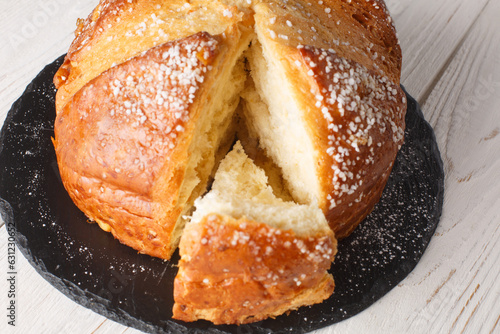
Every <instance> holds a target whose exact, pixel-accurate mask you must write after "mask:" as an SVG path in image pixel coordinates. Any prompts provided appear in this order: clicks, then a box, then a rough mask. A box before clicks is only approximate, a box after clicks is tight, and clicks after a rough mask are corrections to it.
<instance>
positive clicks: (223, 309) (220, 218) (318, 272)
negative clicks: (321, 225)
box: [173, 214, 337, 324]
mask: <svg viewBox="0 0 500 334" xmlns="http://www.w3.org/2000/svg"><path fill="white" fill-rule="evenodd" d="M336 246H337V242H336V239H335V238H334V236H333V233H332V232H331V231H329V232H326V233H322V234H321V235H318V236H315V235H310V236H298V235H296V234H295V233H294V232H293V231H282V230H280V229H276V228H272V227H270V226H269V225H266V224H264V223H259V222H255V221H250V220H248V219H245V218H241V219H238V220H236V219H233V218H231V217H229V216H225V215H218V214H212V215H208V216H206V217H205V218H204V219H203V220H202V221H200V222H199V223H196V224H189V225H188V226H187V227H186V230H185V231H184V235H183V238H182V240H181V244H180V247H179V249H180V255H181V260H180V263H179V273H178V274H177V276H176V278H175V281H174V299H175V305H174V309H173V312H174V318H175V319H179V320H183V321H195V320H198V319H206V320H209V321H211V322H213V323H214V324H243V323H249V322H254V321H259V320H262V319H265V318H268V317H276V316H278V315H281V314H283V313H285V312H286V311H289V310H294V309H297V308H299V307H300V306H304V305H312V304H315V303H320V302H322V301H323V300H324V299H326V298H328V297H329V296H330V295H331V294H332V292H333V289H334V282H333V278H332V276H331V275H330V274H329V273H328V272H327V270H328V269H329V268H330V265H331V263H332V261H333V258H334V256H335V253H336Z"/></svg>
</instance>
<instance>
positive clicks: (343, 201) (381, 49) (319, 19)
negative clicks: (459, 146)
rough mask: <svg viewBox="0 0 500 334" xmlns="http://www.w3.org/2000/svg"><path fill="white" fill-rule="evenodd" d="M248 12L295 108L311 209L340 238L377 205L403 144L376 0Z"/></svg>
mask: <svg viewBox="0 0 500 334" xmlns="http://www.w3.org/2000/svg"><path fill="white" fill-rule="evenodd" d="M254 9H255V13H256V14H255V21H256V24H255V27H256V31H257V35H258V39H259V41H260V43H261V44H263V45H265V47H266V48H267V49H268V50H269V52H270V53H271V54H274V55H275V57H276V58H279V59H280V63H281V65H282V66H283V68H284V71H285V76H286V79H287V81H288V82H289V83H290V87H291V89H292V91H293V94H294V98H295V100H296V101H297V103H298V104H299V106H300V109H301V110H303V115H302V119H303V121H304V122H305V124H306V128H307V132H308V135H309V137H310V138H311V141H312V145H313V149H314V151H315V152H314V154H315V157H316V158H315V160H316V161H317V167H316V178H317V180H318V184H319V194H318V198H317V200H318V204H319V206H320V208H321V209H322V210H323V212H324V213H325V215H326V217H327V220H328V222H329V223H330V227H331V228H332V229H333V230H334V232H335V236H336V237H337V238H339V239H341V238H344V237H346V236H348V235H349V234H350V233H351V232H352V231H353V230H354V229H355V228H356V227H357V225H358V224H359V223H360V222H361V221H362V220H363V219H364V218H365V217H366V216H367V215H368V214H369V213H370V212H371V210H372V209H373V207H374V205H375V204H376V203H377V202H378V201H379V199H380V197H381V195H382V192H383V190H384V187H385V184H386V183H387V179H388V177H389V175H390V172H391V170H392V165H393V163H394V160H395V158H396V154H397V152H398V150H399V148H400V147H401V145H402V143H403V140H404V128H405V113H406V97H405V95H404V92H403V91H402V89H401V88H400V86H399V78H400V75H401V58H402V56H401V49H400V47H399V44H398V40H397V38H396V31H395V29H394V26H393V24H392V20H391V17H390V16H389V13H388V11H387V8H386V6H385V4H384V2H383V1H377V0H370V1H365V0H353V1H339V0H335V1H332V0H327V1H321V2H319V3H316V2H315V3H314V4H313V5H310V4H309V2H308V1H283V2H279V1H262V2H261V3H259V4H257V5H255V7H254ZM267 149H269V148H267ZM271 150H272V148H271Z"/></svg>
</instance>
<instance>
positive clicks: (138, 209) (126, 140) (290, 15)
mask: <svg viewBox="0 0 500 334" xmlns="http://www.w3.org/2000/svg"><path fill="white" fill-rule="evenodd" d="M76 35H77V37H76V39H75V41H74V42H73V44H72V45H71V47H70V50H69V52H68V54H67V56H66V58H65V61H64V63H63V65H62V66H61V68H60V69H59V71H58V72H57V74H56V76H55V78H54V82H55V85H56V87H57V89H58V91H57V95H56V111H57V117H56V121H55V137H54V146H55V149H56V154H57V159H58V166H59V169H60V173H61V177H62V180H63V183H64V185H65V187H66V189H67V191H68V193H69V195H70V196H71V198H72V199H73V201H74V202H75V203H76V205H77V206H78V207H79V208H80V209H81V210H82V211H83V212H84V213H85V214H86V215H87V216H88V217H89V218H90V219H91V220H92V221H96V222H97V223H99V225H100V226H101V228H102V229H104V230H106V231H109V232H111V233H113V235H114V236H115V237H116V238H117V239H118V240H120V241H121V242H122V243H125V244H127V245H129V246H131V247H133V248H135V249H136V250H138V251H139V252H141V253H146V254H150V255H152V256H157V257H160V258H164V259H168V258H170V256H171V254H172V252H173V251H174V250H175V249H176V247H177V245H178V242H179V239H180V237H181V235H182V231H183V228H184V224H185V222H186V217H189V216H190V215H191V213H192V210H193V204H194V201H195V200H196V199H197V198H198V197H200V196H201V195H203V194H204V193H205V192H206V191H207V187H208V185H209V183H210V179H211V175H213V174H214V172H215V170H216V168H217V166H218V162H219V161H220V160H221V158H222V157H223V156H224V155H225V154H226V153H227V151H228V149H229V147H230V146H231V144H232V143H233V142H234V139H235V136H236V134H238V135H239V136H240V139H241V140H242V142H244V143H247V145H244V146H245V149H246V150H248V151H249V152H250V151H254V152H258V154H260V155H263V156H265V159H263V160H266V161H270V162H271V163H270V164H269V165H272V166H274V167H273V168H272V169H273V170H271V169H269V171H268V172H269V174H273V175H278V176H277V179H278V181H279V182H278V183H280V187H281V188H280V189H282V190H283V189H284V193H286V194H285V195H283V196H285V197H287V198H292V199H293V200H294V201H295V202H296V203H299V204H307V205H312V206H314V207H317V208H319V209H320V210H321V211H322V212H323V214H324V215H325V216H326V220H327V221H328V223H329V225H330V227H331V229H332V230H333V231H334V232H335V234H336V236H337V237H339V238H341V237H345V236H347V235H348V234H349V233H350V232H351V231H352V230H353V229H354V228H355V227H356V226H357V225H358V224H359V222H360V221H361V220H362V219H363V218H364V217H365V216H366V215H367V214H368V213H369V212H370V211H371V210H372V208H373V206H374V205H375V204H376V202H377V201H378V200H379V198H380V196H381V194H382V191H383V188H384V186H385V184H386V181H387V178H388V176H389V174H390V171H391V168H392V165H393V162H394V160H395V157H396V154H397V151H398V148H399V147H400V145H401V144H402V142H403V134H404V116H405V110H406V101H405V97H404V94H403V92H402V90H401V89H400V87H399V78H400V70H401V50H400V48H399V45H398V41H397V38H396V33H395V30H394V27H393V25H392V22H391V18H390V16H389V14H388V12H387V9H386V7H385V5H384V3H383V1H380V0H368V1H367V0H350V1H346V0H335V1H333V0H325V1H314V2H310V1H299V0H297V1H291V0H290V1H265V0H261V1H259V0H249V1H243V0H241V1H237V0H233V1H231V0H210V1H207V0H204V1H201V0H200V1H195V0H193V1H180V0H178V1H161V0H148V1H146V0H133V1H128V0H114V1H113V0H101V2H100V4H99V5H98V6H97V8H96V9H95V10H94V11H93V13H91V15H90V16H89V17H88V18H87V19H86V20H82V21H80V22H79V25H78V29H77V32H76ZM236 114H238V116H239V117H241V121H237V118H238V117H235V115H236ZM243 126H245V129H241V127H243ZM243 135H244V136H246V138H241V136H243ZM265 165H266V166H267V165H268V164H265ZM265 169H266V168H265ZM215 214H217V213H215ZM228 219H229V218H227V219H226V218H221V221H228ZM229 225H230V224H229ZM270 314H271V313H270ZM238 321H241V320H238Z"/></svg>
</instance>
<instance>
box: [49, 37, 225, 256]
mask: <svg viewBox="0 0 500 334" xmlns="http://www.w3.org/2000/svg"><path fill="white" fill-rule="evenodd" d="M219 44H220V39H217V38H215V37H211V36H210V35H208V34H207V33H200V34H197V35H193V36H191V37H188V38H186V39H183V40H180V41H174V42H171V43H166V44H163V45H160V46H158V47H156V48H153V49H151V50H149V51H147V52H146V53H145V54H143V55H141V56H138V57H136V58H133V59H131V60H130V61H128V62H125V63H123V64H120V65H118V66H115V67H113V68H111V69H109V70H108V71H106V72H104V73H103V74H102V75H100V76H98V77H97V78H95V79H94V80H92V81H91V82H90V83H88V84H87V85H86V86H85V87H84V88H83V89H81V90H80V91H79V92H78V93H77V94H76V95H75V96H74V97H73V98H72V99H71V100H70V102H69V103H68V104H66V105H65V107H64V108H63V110H62V111H61V112H60V113H59V114H58V115H57V118H56V123H55V140H54V146H55V148H56V153H57V158H58V165H59V168H60V172H61V176H62V180H63V182H64V185H65V187H66V189H67V190H68V192H69V194H70V196H71V197H72V198H73V200H74V201H75V203H76V204H77V205H78V206H79V208H80V209H81V210H82V211H83V212H85V213H86V215H87V216H88V217H89V218H91V219H93V220H97V221H100V222H101V223H105V224H108V225H110V228H111V232H113V234H114V235H115V236H116V237H117V238H118V239H119V240H120V241H121V242H123V243H126V244H128V245H130V246H132V247H134V248H136V249H137V250H139V251H140V252H143V253H148V254H151V255H154V256H159V257H163V258H168V257H169V256H170V254H171V253H172V252H173V250H174V249H172V248H171V245H170V244H171V242H172V240H171V233H172V230H173V228H174V226H175V223H176V221H177V219H178V217H179V214H180V213H181V212H182V210H183V209H184V208H182V207H178V205H177V200H178V196H179V190H180V186H181V183H182V181H183V176H184V175H183V174H184V173H185V168H186V162H187V154H188V153H187V152H188V147H189V143H190V141H191V138H192V137H193V132H194V131H196V120H197V118H198V117H199V112H200V109H201V107H200V102H196V101H197V100H198V99H203V96H204V94H206V90H205V89H203V86H202V85H200V83H201V82H202V81H207V80H209V79H208V75H209V74H210V75H213V74H212V73H211V70H210V68H211V66H212V64H214V62H215V59H216V57H217V54H218V50H219ZM188 48H191V49H188ZM189 50H191V51H189ZM164 92H165V93H166V92H168V93H166V94H164ZM166 187H168V189H165V188H166ZM122 231H125V232H126V233H122Z"/></svg>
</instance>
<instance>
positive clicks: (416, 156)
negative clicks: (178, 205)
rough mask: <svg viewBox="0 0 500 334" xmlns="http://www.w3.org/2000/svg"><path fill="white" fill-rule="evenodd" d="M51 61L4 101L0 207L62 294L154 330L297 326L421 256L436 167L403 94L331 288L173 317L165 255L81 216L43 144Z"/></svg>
mask: <svg viewBox="0 0 500 334" xmlns="http://www.w3.org/2000/svg"><path fill="white" fill-rule="evenodd" d="M62 60H63V58H62V57H61V58H59V59H57V60H56V61H55V62H54V63H52V64H49V65H48V66H47V67H46V68H45V69H44V70H43V71H42V72H40V74H39V75H38V76H37V77H36V78H35V79H34V80H33V82H32V83H31V84H30V85H29V86H28V87H27V89H26V91H25V92H24V93H23V95H22V96H21V98H19V100H17V101H16V102H15V103H14V104H13V106H12V109H11V110H10V112H9V114H8V116H7V119H6V121H5V123H4V126H3V128H2V132H1V135H0V213H2V216H3V219H4V221H5V222H6V224H13V225H15V229H16V238H17V245H18V248H19V249H20V250H21V252H22V253H23V254H24V256H25V257H26V258H27V259H28V260H29V261H30V263H31V264H32V265H33V267H34V268H35V269H36V270H37V271H38V272H39V273H40V275H42V276H43V277H44V278H45V279H46V280H47V281H49V282H50V283H51V284H52V285H53V286H54V287H56V288H57V289H59V290H60V291H62V292H63V293H64V294H65V295H67V296H68V297H70V298H71V299H73V300H75V301H76V302H78V303H80V304H81V305H83V306H85V307H88V308H90V309H92V310H94V311H95V312H97V313H100V314H102V315H104V316H106V317H108V318H110V319H112V320H115V321H117V322H120V323H122V324H124V325H127V326H132V327H135V328H138V329H140V330H143V331H145V332H154V333H304V332H308V331H312V330H314V329H318V328H321V327H325V326H328V325H331V324H333V323H336V322H339V321H341V320H344V319H347V318H349V317H351V316H354V315H356V314H357V313H359V312H361V311H363V310H364V309H366V308H367V307H369V306H370V305H371V304H373V303H374V302H375V301H376V300H378V299H380V298H381V297H382V296H384V295H385V294H386V293H387V292H388V291H389V290H391V289H392V288H393V287H394V286H396V285H397V284H398V283H399V282H400V281H402V280H403V279H404V278H405V277H406V276H407V275H408V274H409V273H410V271H411V270H413V268H414V267H415V266H416V264H417V263H418V261H419V260H420V258H421V256H422V254H423V252H424V250H425V248H426V247H427V245H428V243H429V241H430V239H431V237H432V235H433V233H434V231H435V229H436V227H437V224H438V222H439V218H440V215H441V210H442V204H443V191H444V172H443V165H442V161H441V158H440V154H439V150H438V148H437V144H436V140H435V137H434V133H433V131H432V128H431V127H430V126H429V124H428V123H427V122H426V121H425V120H424V117H423V115H422V112H421V110H420V108H419V106H418V104H417V103H416V101H415V100H414V99H413V98H411V96H409V95H408V94H407V97H408V113H407V117H406V122H407V130H406V142H405V144H404V145H403V147H402V149H401V151H400V153H399V155H398V157H397V160H396V163H395V166H394V169H393V172H392V174H391V177H390V179H389V182H388V184H387V186H386V189H385V191H384V194H383V197H382V199H381V201H380V202H379V203H378V204H377V206H376V207H375V209H374V211H373V212H372V213H371V214H370V215H369V216H368V218H367V219H366V220H365V221H364V222H362V223H361V224H360V226H359V227H358V228H357V229H356V230H355V231H354V233H353V234H352V235H351V236H349V237H348V238H347V239H345V240H342V241H341V242H340V243H339V252H338V255H337V258H336V260H335V262H334V264H333V266H332V269H331V272H332V273H333V275H334V277H335V281H336V288H335V292H334V294H333V296H332V297H331V298H330V299H328V300H327V301H325V302H323V303H322V304H319V305H314V306H312V307H304V308H301V309H300V310H298V311H294V312H291V313H290V314H289V315H283V316H280V317H278V318H277V319H268V320H265V321H260V322H258V323H255V324H250V325H245V326H240V327H237V326H214V325H212V324H211V323H209V322H205V321H198V322H196V323H192V324H186V323H183V322H180V321H175V320H172V319H171V316H172V312H171V308H172V304H173V297H172V287H173V279H174V277H175V275H176V273H177V268H176V267H175V264H176V263H177V260H178V254H177V253H176V254H175V255H174V258H173V259H172V260H171V261H162V260H159V259H156V258H152V257H149V256H146V255H139V254H137V253H136V252H135V251H134V250H133V249H131V248H128V247H126V246H123V245H121V244H120V243H119V242H118V241H116V240H114V239H113V237H112V236H111V234H110V233H105V232H103V231H102V230H100V229H99V227H98V226H97V225H96V224H88V223H87V218H86V217H85V216H84V215H83V213H81V212H80V211H79V210H78V209H77V208H76V206H75V205H74V204H73V203H72V201H71V199H70V198H69V196H68V195H67V193H66V191H65V190H64V188H63V185H62V183H61V180H60V177H59V172H58V169H57V164H56V160H55V153H54V150H53V147H52V143H51V136H53V122H54V118H55V110H54V95H55V88H54V86H53V84H52V77H53V75H54V73H55V71H56V70H57V68H58V67H59V66H60V64H61V62H62Z"/></svg>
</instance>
